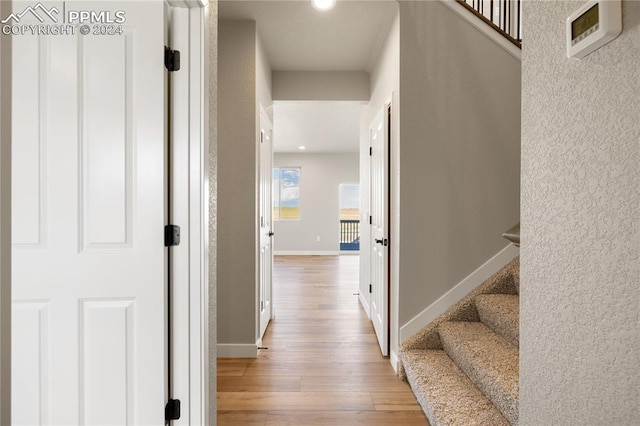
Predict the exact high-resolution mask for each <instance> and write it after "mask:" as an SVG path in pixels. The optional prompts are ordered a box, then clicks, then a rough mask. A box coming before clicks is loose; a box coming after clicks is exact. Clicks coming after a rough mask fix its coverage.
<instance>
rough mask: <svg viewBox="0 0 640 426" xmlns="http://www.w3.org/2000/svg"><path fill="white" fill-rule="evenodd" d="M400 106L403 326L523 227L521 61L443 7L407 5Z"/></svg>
mask: <svg viewBox="0 0 640 426" xmlns="http://www.w3.org/2000/svg"><path fill="white" fill-rule="evenodd" d="M400 109H401V116H400V133H401V134H400V136H401V140H400V145H399V147H400V149H399V160H400V172H399V173H400V197H401V199H400V206H399V218H395V219H396V220H397V221H398V222H399V224H400V247H399V250H400V252H399V256H400V260H399V273H400V276H399V286H400V290H399V291H400V305H399V322H400V325H401V326H402V325H404V324H405V323H407V322H408V321H409V320H411V319H412V317H414V316H415V315H416V314H418V313H420V312H421V311H422V310H423V309H424V308H425V307H427V306H429V305H430V304H431V303H433V302H435V301H436V300H437V299H438V298H439V297H440V296H442V295H443V294H445V293H446V292H447V291H449V290H450V289H451V288H453V287H454V286H455V285H456V284H458V283H460V282H461V281H462V280H463V279H464V278H465V277H467V276H468V275H470V274H471V273H472V272H473V271H474V270H476V269H477V268H478V267H479V266H481V265H483V264H484V263H485V262H486V261H487V260H489V259H490V258H492V257H493V256H494V255H496V254H497V253H498V252H499V251H501V250H502V249H503V248H504V247H505V246H507V242H506V241H505V240H504V239H503V238H502V237H501V234H502V233H503V232H504V231H506V230H507V229H509V228H510V227H512V226H513V225H514V224H516V223H518V222H519V221H520V211H519V202H520V143H519V140H520V62H519V61H518V60H517V59H516V58H514V57H513V56H512V55H511V54H510V53H508V52H507V51H505V50H504V49H503V48H502V47H500V46H498V45H497V44H495V43H494V42H493V41H492V40H490V39H489V38H487V37H486V36H485V35H484V34H483V33H481V32H479V31H478V30H477V29H476V28H475V27H473V26H472V25H470V24H469V23H468V22H467V21H466V20H464V19H462V18H460V17H459V16H458V15H457V14H455V13H454V12H453V11H451V10H450V9H449V8H447V7H446V6H444V5H443V4H442V3H440V2H432V1H429V2H417V1H416V2H401V3H400ZM394 175H395V172H394ZM525 244H526V243H525Z"/></svg>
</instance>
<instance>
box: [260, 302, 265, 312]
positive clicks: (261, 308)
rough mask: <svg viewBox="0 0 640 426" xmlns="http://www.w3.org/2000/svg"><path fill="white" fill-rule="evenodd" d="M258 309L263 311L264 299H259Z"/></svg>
mask: <svg viewBox="0 0 640 426" xmlns="http://www.w3.org/2000/svg"><path fill="white" fill-rule="evenodd" d="M260 311H264V300H261V301H260Z"/></svg>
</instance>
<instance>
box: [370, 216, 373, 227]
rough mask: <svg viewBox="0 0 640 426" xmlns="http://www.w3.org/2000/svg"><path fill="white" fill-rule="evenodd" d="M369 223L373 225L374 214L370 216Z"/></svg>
mask: <svg viewBox="0 0 640 426" xmlns="http://www.w3.org/2000/svg"><path fill="white" fill-rule="evenodd" d="M369 225H373V216H369Z"/></svg>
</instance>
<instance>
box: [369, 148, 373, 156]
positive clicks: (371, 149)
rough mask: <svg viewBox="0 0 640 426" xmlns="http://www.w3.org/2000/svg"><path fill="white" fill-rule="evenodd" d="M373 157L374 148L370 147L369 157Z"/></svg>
mask: <svg viewBox="0 0 640 426" xmlns="http://www.w3.org/2000/svg"><path fill="white" fill-rule="evenodd" d="M372 155H373V147H369V156H372Z"/></svg>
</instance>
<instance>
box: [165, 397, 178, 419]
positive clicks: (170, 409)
mask: <svg viewBox="0 0 640 426" xmlns="http://www.w3.org/2000/svg"><path fill="white" fill-rule="evenodd" d="M164 419H165V420H167V421H168V420H178V419H180V400H179V399H170V400H169V401H168V402H167V405H165V406H164Z"/></svg>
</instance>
